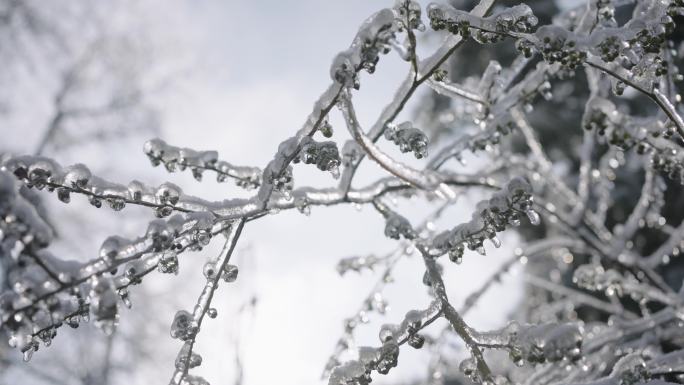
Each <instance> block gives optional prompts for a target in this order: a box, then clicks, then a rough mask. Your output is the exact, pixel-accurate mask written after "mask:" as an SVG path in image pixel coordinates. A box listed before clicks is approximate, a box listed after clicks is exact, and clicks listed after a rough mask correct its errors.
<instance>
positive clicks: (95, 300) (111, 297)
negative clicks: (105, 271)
mask: <svg viewBox="0 0 684 385" xmlns="http://www.w3.org/2000/svg"><path fill="white" fill-rule="evenodd" d="M89 297H90V312H91V313H92V315H93V318H94V319H95V324H96V326H98V327H99V328H100V329H101V330H102V331H103V332H104V333H105V334H107V335H110V334H112V333H113V332H114V328H115V327H116V323H117V321H118V317H119V311H118V306H117V299H118V295H117V293H116V292H115V291H114V287H113V286H112V283H111V280H109V279H106V278H104V277H93V278H91V280H90V293H89Z"/></svg>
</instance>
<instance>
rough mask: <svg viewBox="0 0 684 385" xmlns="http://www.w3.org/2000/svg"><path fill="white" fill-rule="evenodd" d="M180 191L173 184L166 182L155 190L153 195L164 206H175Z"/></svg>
mask: <svg viewBox="0 0 684 385" xmlns="http://www.w3.org/2000/svg"><path fill="white" fill-rule="evenodd" d="M181 194H182V190H181V188H180V187H178V186H176V185H175V184H173V183H169V182H166V183H164V184H162V185H161V186H159V188H157V191H156V193H155V195H156V196H157V199H159V202H160V203H161V204H164V205H171V206H173V205H175V204H176V203H178V201H179V199H180V196H181Z"/></svg>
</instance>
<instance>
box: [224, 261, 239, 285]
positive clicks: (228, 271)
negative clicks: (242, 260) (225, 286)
mask: <svg viewBox="0 0 684 385" xmlns="http://www.w3.org/2000/svg"><path fill="white" fill-rule="evenodd" d="M237 276H238V267H237V266H235V265H226V266H225V267H224V268H223V272H222V273H221V278H222V279H223V280H224V281H226V282H235V280H236V279H237Z"/></svg>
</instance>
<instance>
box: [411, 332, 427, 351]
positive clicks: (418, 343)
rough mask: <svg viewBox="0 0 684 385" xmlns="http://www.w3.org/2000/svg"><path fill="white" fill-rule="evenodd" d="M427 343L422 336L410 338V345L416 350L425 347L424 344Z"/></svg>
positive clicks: (413, 335)
mask: <svg viewBox="0 0 684 385" xmlns="http://www.w3.org/2000/svg"><path fill="white" fill-rule="evenodd" d="M424 343H425V337H423V336H421V335H420V334H417V333H416V334H411V335H410V336H409V338H408V344H409V346H411V347H412V348H414V349H420V348H422V347H423V344H424Z"/></svg>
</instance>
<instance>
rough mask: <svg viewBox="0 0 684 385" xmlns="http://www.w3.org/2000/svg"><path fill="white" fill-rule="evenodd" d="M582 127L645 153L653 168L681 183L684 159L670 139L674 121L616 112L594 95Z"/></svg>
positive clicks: (607, 140) (621, 146) (608, 140)
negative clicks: (665, 121)
mask: <svg viewBox="0 0 684 385" xmlns="http://www.w3.org/2000/svg"><path fill="white" fill-rule="evenodd" d="M582 126H583V127H584V128H585V129H586V130H589V131H594V132H595V133H596V135H597V136H598V138H599V139H600V140H605V142H606V143H607V144H610V145H613V146H616V147H619V148H620V149H622V150H624V151H627V150H630V149H634V150H635V151H636V152H637V153H638V154H640V155H646V154H648V155H649V156H650V160H651V166H652V167H653V169H654V170H656V171H658V172H662V173H663V174H665V175H666V176H667V177H668V178H669V179H671V180H673V181H676V182H680V183H684V160H683V159H682V157H681V151H680V150H679V148H678V146H677V145H676V144H675V143H673V142H672V141H670V140H669V139H670V138H671V137H672V136H673V135H674V134H675V132H676V129H675V126H674V124H673V123H671V122H667V123H664V122H663V121H661V120H658V119H652V118H648V119H647V118H640V117H636V116H630V115H627V114H624V113H618V111H617V107H616V106H615V104H614V103H613V102H611V101H610V100H608V99H604V98H600V97H593V98H591V99H589V101H588V102H587V106H586V109H585V112H584V116H583V117H582Z"/></svg>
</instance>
